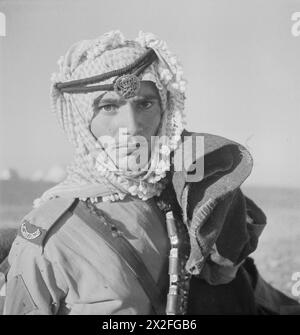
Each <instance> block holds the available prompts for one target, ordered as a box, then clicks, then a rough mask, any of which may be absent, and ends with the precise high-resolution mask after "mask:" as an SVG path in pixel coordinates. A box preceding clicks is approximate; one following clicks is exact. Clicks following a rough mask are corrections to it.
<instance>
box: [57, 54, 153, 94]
mask: <svg viewBox="0 0 300 335" xmlns="http://www.w3.org/2000/svg"><path fill="white" fill-rule="evenodd" d="M155 60H157V55H156V53H155V51H154V50H153V49H149V50H148V51H146V53H145V54H144V55H142V56H141V57H139V58H138V59H137V60H135V61H134V62H133V63H132V64H129V65H127V66H125V67H123V68H121V69H118V70H113V71H110V72H106V73H103V74H101V75H97V76H93V77H89V78H84V79H78V80H72V81H68V82H64V83H57V84H56V85H55V87H56V88H57V89H58V90H59V91H60V92H62V93H90V92H95V91H115V92H116V93H117V94H118V95H119V96H121V97H123V98H124V99H129V98H132V97H134V96H136V95H137V93H138V91H139V89H140V79H139V77H138V76H139V75H140V74H141V73H142V72H143V71H144V70H145V69H146V68H147V67H148V66H149V65H151V64H152V63H153V62H154V61H155ZM112 77H116V79H115V80H114V82H113V83H112V84H107V85H94V84H96V83H99V82H102V81H104V80H107V79H110V78H112Z"/></svg>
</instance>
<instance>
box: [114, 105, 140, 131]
mask: <svg viewBox="0 0 300 335" xmlns="http://www.w3.org/2000/svg"><path fill="white" fill-rule="evenodd" d="M119 115H120V118H121V124H122V127H123V128H126V129H127V133H128V134H129V135H138V134H140V132H141V130H142V129H141V125H140V122H139V121H140V120H139V115H138V113H137V111H136V110H135V108H134V106H132V105H130V104H129V103H127V104H126V105H124V106H122V107H121V113H120V114H119Z"/></svg>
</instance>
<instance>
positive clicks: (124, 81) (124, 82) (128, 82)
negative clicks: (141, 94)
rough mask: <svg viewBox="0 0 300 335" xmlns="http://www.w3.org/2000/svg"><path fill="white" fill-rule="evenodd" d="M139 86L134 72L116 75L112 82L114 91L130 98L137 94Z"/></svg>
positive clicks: (139, 82) (139, 83) (138, 80)
mask: <svg viewBox="0 0 300 335" xmlns="http://www.w3.org/2000/svg"><path fill="white" fill-rule="evenodd" d="M140 86H141V81H140V79H139V77H137V76H136V75H135V74H125V75H123V76H121V77H118V78H117V80H116V81H115V83H114V91H115V92H116V93H117V94H118V95H119V96H121V97H123V98H125V99H129V98H132V97H134V96H136V95H137V92H138V91H139V89H140Z"/></svg>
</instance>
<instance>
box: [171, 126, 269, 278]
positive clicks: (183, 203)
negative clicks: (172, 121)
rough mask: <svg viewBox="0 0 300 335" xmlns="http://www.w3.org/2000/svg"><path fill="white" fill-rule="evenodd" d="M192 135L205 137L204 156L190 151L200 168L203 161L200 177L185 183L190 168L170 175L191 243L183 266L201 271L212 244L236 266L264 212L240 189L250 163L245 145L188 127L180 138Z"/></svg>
mask: <svg viewBox="0 0 300 335" xmlns="http://www.w3.org/2000/svg"><path fill="white" fill-rule="evenodd" d="M190 136H192V137H196V136H202V137H203V138H204V155H203V153H202V152H196V153H195V152H194V153H193V154H194V157H195V160H194V163H196V164H198V166H199V169H201V164H202V166H204V171H203V172H204V173H203V178H202V180H200V181H198V182H189V181H188V180H189V178H188V176H189V174H190V173H191V172H192V171H191V170H190V169H187V170H186V171H174V172H173V173H172V177H171V178H172V184H173V187H174V190H175V194H176V198H177V201H178V203H179V205H180V207H181V210H182V217H183V221H184V223H185V225H186V227H187V228H188V232H189V237H190V243H191V252H190V257H189V259H188V262H187V264H186V269H187V270H188V271H189V272H190V273H192V274H193V275H199V274H200V272H201V270H202V268H203V266H204V263H205V260H206V258H207V256H208V255H209V254H210V252H211V250H212V248H213V246H214V244H215V245H216V247H217V250H218V252H219V254H220V255H221V256H223V257H224V258H226V259H228V260H230V261H231V262H232V263H233V264H234V265H237V264H239V263H240V262H241V261H242V260H243V259H245V258H246V257H247V256H248V255H249V254H250V253H251V252H253V251H254V250H255V249H256V246H257V242H258V238H259V235H260V234H261V232H262V230H263V228H264V227H265V224H266V217H265V215H264V213H263V212H262V210H261V209H260V208H258V207H257V206H256V205H255V203H254V202H253V201H252V200H250V199H248V198H247V197H246V196H244V195H243V194H242V192H241V190H240V186H241V185H242V183H243V182H244V181H245V179H246V178H247V177H248V176H249V174H250V173H251V170H252V166H253V160H252V157H251V155H250V153H249V152H248V150H247V149H246V148H245V147H243V146H242V145H240V144H238V143H236V142H233V141H230V140H228V139H226V138H223V137H220V136H215V135H210V134H205V133H191V132H188V131H186V130H185V131H183V133H182V141H183V142H184V141H186V140H187V139H188V138H189V137H190ZM191 168H192V167H191Z"/></svg>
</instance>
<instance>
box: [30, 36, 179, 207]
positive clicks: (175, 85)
mask: <svg viewBox="0 0 300 335" xmlns="http://www.w3.org/2000/svg"><path fill="white" fill-rule="evenodd" d="M149 50H152V51H154V52H155V56H156V60H155V61H152V62H151V65H149V66H147V67H146V68H145V69H144V70H143V71H142V73H141V74H139V77H140V80H150V81H153V82H154V83H155V85H156V87H157V89H158V92H159V95H160V98H161V106H162V110H163V115H162V120H161V123H160V126H159V130H158V134H157V135H158V137H159V136H164V139H165V141H164V143H163V145H162V143H161V141H156V142H157V143H155V145H154V149H153V150H152V153H151V159H150V162H149V168H148V170H147V172H130V171H128V172H126V171H119V170H118V168H117V167H116V166H115V165H114V163H113V162H112V160H111V159H108V154H107V153H106V152H105V149H104V148H103V147H102V145H101V143H100V142H99V140H97V139H96V138H95V137H94V136H93V134H92V133H91V131H90V124H91V121H92V118H93V114H94V109H93V102H94V100H95V98H96V97H97V96H99V92H97V91H94V92H93V91H92V90H89V92H79V94H78V92H77V94H72V92H67V91H64V90H61V89H59V83H68V82H74V81H82V80H83V81H84V80H85V78H90V77H95V76H98V75H101V74H104V73H109V72H111V71H114V70H118V69H121V68H124V67H125V68H126V67H128V66H130V65H131V64H133V63H134V62H137V61H138V59H139V58H141V57H142V56H143V55H145V53H147V51H149ZM152 51H151V52H152ZM151 52H150V53H151ZM152 53H153V52H152ZM58 65H59V71H58V73H55V74H54V75H53V76H52V85H51V101H52V110H53V111H54V113H55V114H56V116H57V118H58V121H59V123H60V125H61V127H62V129H63V130H64V131H65V132H66V134H67V137H68V139H69V141H70V142H71V143H72V145H73V146H74V147H75V160H74V162H73V163H72V164H71V165H70V166H69V167H68V168H67V177H66V179H65V180H64V181H63V182H61V183H60V184H58V185H56V186H55V187H53V188H52V189H50V190H48V191H47V192H45V193H44V194H43V196H42V197H41V198H40V199H37V201H36V203H35V204H36V206H38V205H39V203H40V202H41V201H43V200H47V199H50V198H52V197H57V196H61V197H74V198H77V197H78V198H81V199H86V198H90V199H91V200H92V201H93V200H95V201H96V200H97V198H98V197H102V199H103V200H112V201H114V200H118V199H123V198H124V197H125V195H126V194H128V193H129V194H131V195H136V196H138V197H139V198H141V199H143V200H147V199H149V198H151V197H153V196H154V195H159V194H160V193H161V191H162V190H163V188H164V186H165V185H164V177H165V175H166V171H167V170H169V168H170V160H169V157H170V152H171V151H173V150H175V149H176V148H177V146H178V143H179V140H180V134H181V132H182V130H183V124H184V122H183V110H184V100H185V84H186V82H185V80H184V79H183V72H182V68H181V66H180V65H179V63H178V60H177V58H176V57H175V56H174V55H173V54H172V53H171V52H170V51H169V49H168V47H167V44H166V43H165V42H164V41H161V40H159V39H157V38H156V37H155V36H154V35H153V34H150V33H143V32H140V33H139V36H138V37H137V38H136V39H135V40H126V39H125V38H124V36H123V35H122V33H121V32H120V31H111V32H109V33H106V34H104V35H103V36H101V37H100V38H97V39H94V40H85V41H81V42H78V43H76V44H75V45H73V46H72V47H71V48H70V49H69V50H68V52H67V53H66V55H65V56H63V57H61V58H60V59H59V61H58ZM115 79H116V78H113V77H111V78H108V79H107V80H104V81H102V82H101V85H106V86H107V87H113V84H114V82H115ZM106 86H105V87H106ZM71 91H72V90H71ZM98 200H99V199H98Z"/></svg>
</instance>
